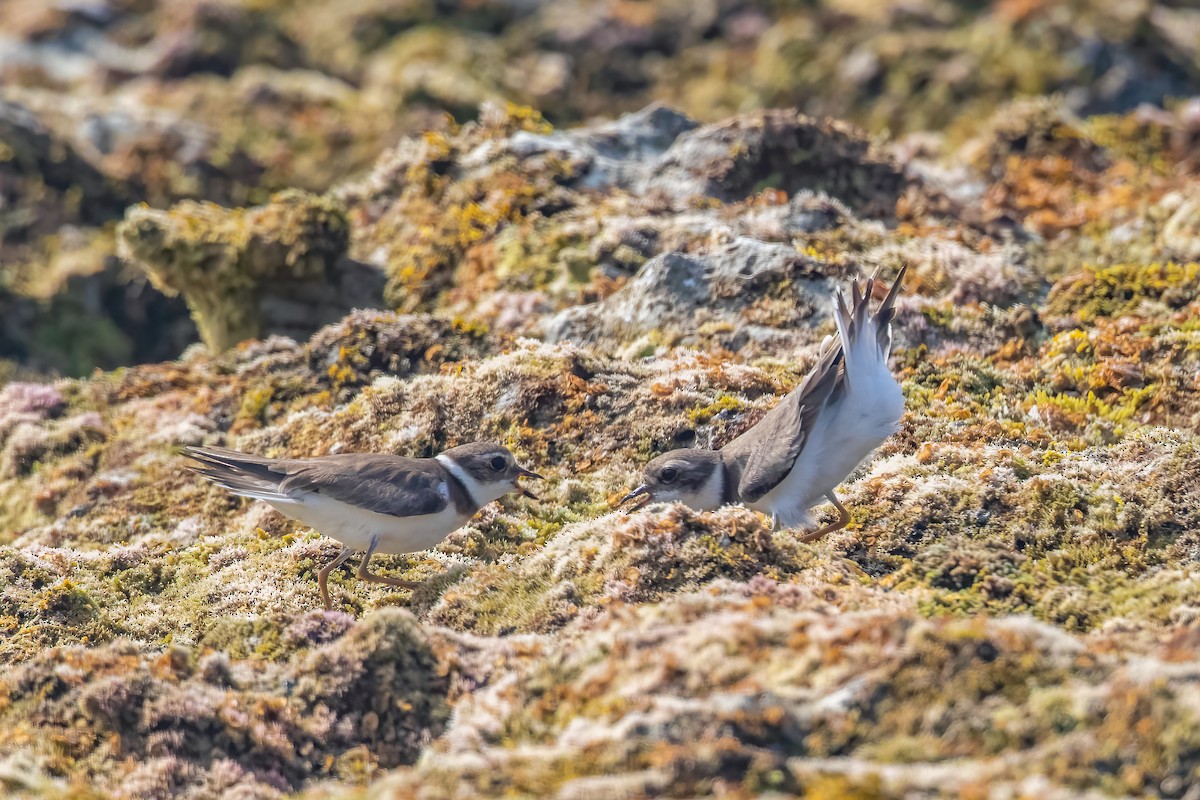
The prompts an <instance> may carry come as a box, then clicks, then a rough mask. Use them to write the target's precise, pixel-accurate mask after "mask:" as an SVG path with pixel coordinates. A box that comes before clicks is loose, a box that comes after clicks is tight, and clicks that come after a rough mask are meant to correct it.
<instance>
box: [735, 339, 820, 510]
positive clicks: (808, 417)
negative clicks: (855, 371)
mask: <svg viewBox="0 0 1200 800" xmlns="http://www.w3.org/2000/svg"><path fill="white" fill-rule="evenodd" d="M841 363H842V348H841V346H840V344H838V342H837V340H836V339H832V338H830V339H826V340H825V342H824V343H823V344H822V349H821V355H820V358H819V360H818V361H817V364H816V366H815V367H813V369H812V371H811V372H809V373H808V375H807V376H805V378H804V380H803V382H801V384H800V385H799V386H798V387H796V388H795V389H793V390H792V391H791V392H789V393H788V395H787V397H785V398H783V400H782V401H780V403H779V405H777V406H775V408H773V409H771V411H770V412H769V413H768V414H767V415H766V416H765V417H763V418H762V419H761V420H760V421H759V423H758V424H757V425H755V426H754V427H753V428H751V429H750V430H748V431H746V433H743V434H742V435H741V436H739V437H738V438H737V439H734V440H733V441H732V442H730V443H729V444H727V445H725V448H724V449H725V450H726V451H727V454H731V455H732V456H733V457H734V458H737V457H738V456H739V455H744V456H745V457H746V460H745V467H744V468H743V469H742V471H741V480H740V481H739V483H738V496H739V497H740V498H741V499H742V500H743V501H749V502H754V501H755V500H759V499H761V498H762V497H763V495H765V494H767V493H768V492H770V491H771V490H772V489H774V488H775V487H776V486H777V485H779V482H780V481H782V480H783V479H784V478H785V477H786V476H787V474H788V473H789V472H791V471H792V465H793V464H795V463H796V459H797V458H798V457H799V456H800V452H801V451H802V450H803V449H804V443H805V441H806V440H807V439H808V434H809V431H811V430H812V425H813V422H814V421H815V420H816V418H817V414H819V413H820V411H821V409H822V408H824V407H825V404H826V402H827V401H828V400H829V396H830V394H831V393H832V392H833V390H834V387H835V386H836V385H837V384H838V383H839V382H840V380H841V370H840V367H841ZM746 451H748V453H747V452H746Z"/></svg>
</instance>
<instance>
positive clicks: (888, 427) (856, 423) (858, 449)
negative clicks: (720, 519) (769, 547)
mask: <svg viewBox="0 0 1200 800" xmlns="http://www.w3.org/2000/svg"><path fill="white" fill-rule="evenodd" d="M888 377H889V379H890V376H888ZM890 383H891V385H890V386H888V385H887V384H886V383H884V382H882V381H880V384H881V385H877V386H875V387H873V388H874V389H875V392H874V394H872V395H868V396H863V395H858V396H852V397H850V398H847V399H844V400H842V402H840V403H838V405H837V406H835V407H833V408H831V409H826V410H825V411H823V412H822V413H821V415H820V416H818V417H817V420H816V422H815V424H814V426H813V433H812V435H811V436H810V438H809V440H808V442H807V443H806V444H805V446H804V449H803V450H801V451H800V456H799V457H798V458H797V459H796V463H795V464H794V465H793V466H792V470H791V472H789V473H788V474H787V477H785V478H784V479H783V480H782V481H780V482H779V485H778V486H776V487H775V488H774V489H772V490H771V491H769V492H767V494H765V495H763V497H762V498H761V499H760V500H759V501H758V502H757V503H753V504H751V505H750V507H751V508H753V509H754V510H756V511H761V512H763V513H764V514H770V515H772V516H774V517H776V518H777V519H778V520H779V522H780V524H782V525H783V526H785V527H789V528H794V527H802V528H807V527H812V525H813V518H812V515H811V514H809V513H808V510H809V509H810V508H812V507H813V506H814V505H818V504H820V503H822V502H824V500H825V496H826V495H827V494H828V493H829V492H832V491H833V490H834V489H835V488H836V487H837V485H838V484H839V483H841V482H842V481H844V480H845V479H846V477H847V476H849V475H850V473H851V472H853V471H854V470H855V468H856V467H858V465H859V464H861V463H862V462H863V460H864V459H866V458H867V456H869V455H871V453H872V452H873V451H874V450H875V448H876V447H878V446H879V445H881V444H883V442H884V440H885V439H887V437H889V436H891V435H892V434H893V433H895V432H896V429H897V427H898V422H899V419H900V416H901V414H903V413H904V397H903V395H902V394H901V393H900V387H899V386H898V385H896V383H895V381H894V380H893V381H890Z"/></svg>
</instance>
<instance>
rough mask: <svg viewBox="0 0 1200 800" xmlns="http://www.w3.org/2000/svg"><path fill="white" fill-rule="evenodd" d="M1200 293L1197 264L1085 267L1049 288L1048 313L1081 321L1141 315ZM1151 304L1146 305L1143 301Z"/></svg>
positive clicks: (1175, 305) (1199, 266) (1184, 302)
mask: <svg viewBox="0 0 1200 800" xmlns="http://www.w3.org/2000/svg"><path fill="white" fill-rule="evenodd" d="M1198 295H1200V264H1195V263H1187V264H1176V263H1175V262H1167V263H1165V264H1162V263H1152V264H1118V265H1114V266H1110V267H1086V268H1085V269H1084V270H1083V271H1082V272H1079V273H1075V274H1073V275H1070V276H1068V277H1066V278H1064V279H1062V280H1061V281H1059V282H1058V283H1057V284H1055V286H1054V288H1053V289H1051V291H1050V296H1049V297H1048V298H1047V300H1046V304H1047V309H1048V311H1049V312H1050V313H1053V314H1061V315H1064V316H1066V315H1070V316H1073V317H1074V318H1076V319H1078V320H1079V321H1080V322H1090V321H1092V320H1094V319H1096V318H1097V317H1116V316H1121V315H1124V314H1135V315H1136V314H1140V315H1143V316H1146V315H1150V316H1153V314H1155V313H1158V312H1156V311H1153V310H1151V309H1154V308H1156V307H1157V308H1158V309H1165V310H1174V309H1179V308H1182V307H1184V306H1185V305H1187V304H1188V303H1189V302H1191V301H1193V300H1194V299H1195V298H1196V297H1197V296H1198ZM1146 303H1150V304H1151V305H1150V306H1149V308H1144V307H1143V304H1146Z"/></svg>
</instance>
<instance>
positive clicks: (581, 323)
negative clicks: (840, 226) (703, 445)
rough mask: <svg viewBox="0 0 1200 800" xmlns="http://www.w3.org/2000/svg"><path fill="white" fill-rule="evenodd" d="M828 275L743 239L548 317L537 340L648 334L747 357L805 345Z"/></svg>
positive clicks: (660, 267)
mask: <svg viewBox="0 0 1200 800" xmlns="http://www.w3.org/2000/svg"><path fill="white" fill-rule="evenodd" d="M825 269H827V267H826V265H824V264H822V263H821V262H819V261H816V260H814V259H811V258H809V257H807V256H804V255H802V254H800V253H799V252H797V251H796V249H795V248H794V247H791V246H789V245H784V244H769V243H765V242H760V241H758V240H755V239H750V238H747V237H738V238H735V239H733V240H732V241H730V242H728V243H726V244H722V245H719V246H717V247H715V248H713V249H712V250H710V251H709V252H707V253H703V254H694V255H692V254H685V253H680V252H669V253H663V254H661V255H659V256H656V257H655V258H653V259H651V260H650V261H648V262H646V264H645V265H644V266H643V267H642V269H641V270H640V271H639V272H638V274H637V275H635V276H634V277H633V279H632V280H630V281H629V283H627V284H625V286H623V287H622V288H621V289H620V290H618V291H617V292H615V293H614V294H612V295H611V296H609V297H608V298H606V299H605V300H603V301H601V302H599V303H593V304H590V305H585V306H577V307H575V308H570V309H567V310H565V311H563V312H561V313H559V314H558V315H556V316H554V317H552V318H550V319H549V320H547V322H546V323H545V325H544V327H543V330H542V333H543V335H544V336H545V337H546V339H548V340H549V341H552V342H558V341H563V340H567V339H570V340H572V341H577V342H586V343H590V344H596V343H602V344H609V345H612V346H618V345H620V344H622V343H628V342H629V341H630V340H631V339H637V338H638V337H639V336H644V335H647V334H656V335H658V336H660V337H662V340H663V343H670V344H682V345H689V344H700V343H701V342H704V341H706V340H714V339H715V340H716V343H717V344H719V345H721V346H723V347H725V348H726V349H729V350H733V351H739V350H749V351H751V352H753V351H756V350H758V349H759V347H760V346H762V345H765V344H767V343H774V344H776V345H782V346H784V347H787V346H789V345H801V344H806V343H808V342H810V341H812V340H813V339H814V338H815V337H814V334H813V331H812V329H813V328H814V327H815V326H817V325H819V324H820V323H822V322H824V321H825V320H826V319H827V318H828V314H829V299H830V297H831V296H832V292H833V289H834V286H835V282H834V281H833V280H831V279H830V278H828V277H826V276H825V275H824V274H823V271H824V270H825Z"/></svg>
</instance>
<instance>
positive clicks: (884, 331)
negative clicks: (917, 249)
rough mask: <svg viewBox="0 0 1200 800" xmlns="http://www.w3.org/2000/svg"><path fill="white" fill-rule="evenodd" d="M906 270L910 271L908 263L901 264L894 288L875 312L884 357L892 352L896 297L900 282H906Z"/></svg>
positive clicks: (898, 293)
mask: <svg viewBox="0 0 1200 800" xmlns="http://www.w3.org/2000/svg"><path fill="white" fill-rule="evenodd" d="M906 272H908V264H907V263H906V264H903V265H901V267H900V271H899V272H898V273H896V280H895V281H893V282H892V288H891V289H889V290H888V293H887V296H886V297H884V298H883V303H882V304H881V305H880V306H879V310H878V311H876V312H875V317H874V322H875V338H876V341H878V342H879V351H880V352H881V353H883V356H884V358H886V357H887V356H888V354H889V353H891V352H892V320H893V319H895V317H896V298H897V297H898V296H899V295H900V284H902V283H903V282H904V274H905V273H906Z"/></svg>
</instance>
